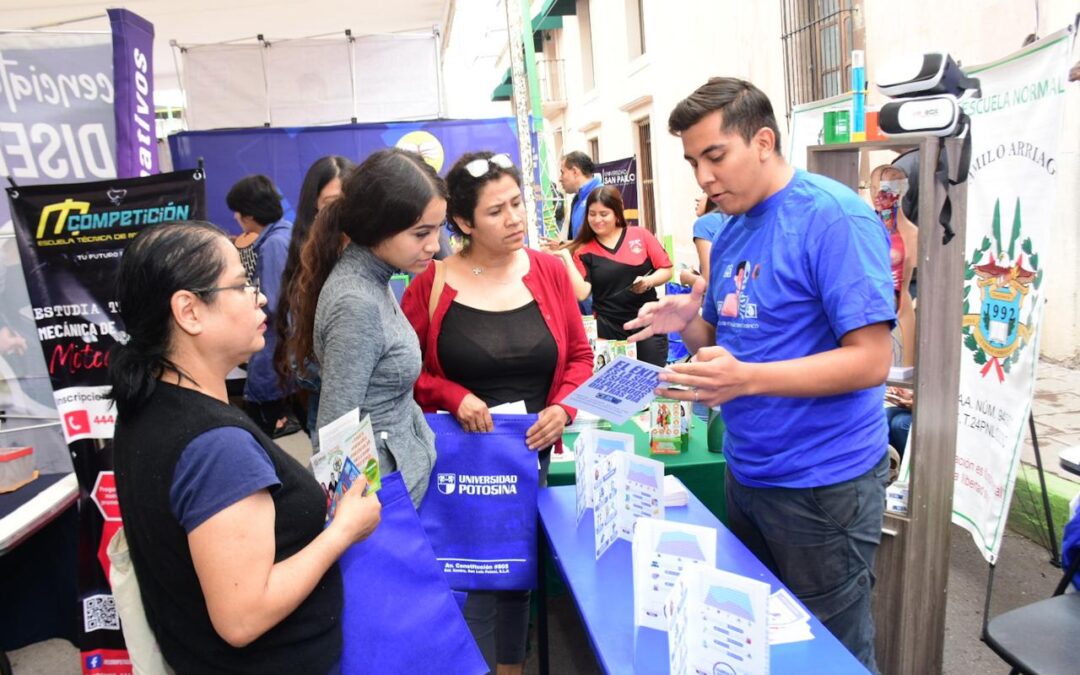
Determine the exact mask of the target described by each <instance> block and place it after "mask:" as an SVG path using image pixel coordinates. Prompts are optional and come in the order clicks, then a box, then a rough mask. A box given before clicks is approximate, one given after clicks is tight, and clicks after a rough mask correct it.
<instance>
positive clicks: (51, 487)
mask: <svg viewBox="0 0 1080 675" xmlns="http://www.w3.org/2000/svg"><path fill="white" fill-rule="evenodd" d="M78 496H79V485H78V481H77V480H76V478H75V474H73V473H68V474H43V475H41V476H38V478H37V479H36V480H34V481H32V482H30V483H28V484H27V485H25V486H23V487H21V488H19V489H18V490H16V491H14V492H11V493H7V494H2V495H0V596H2V597H3V598H4V601H3V607H4V611H3V612H0V652H2V651H3V650H10V649H18V648H20V647H25V646H26V645H28V644H32V643H34V642H40V641H42V640H47V639H49V638H54V637H62V638H66V639H68V640H71V641H73V640H75V638H76V637H77V636H78V631H79V623H78V620H79V612H78V609H77V608H78V597H79V596H78V591H77V589H76V578H77V574H76V571H75V561H76V550H77V546H78V513H77V509H74V508H71V507H72V506H73V505H74V504H75V502H76V500H77V499H78Z"/></svg>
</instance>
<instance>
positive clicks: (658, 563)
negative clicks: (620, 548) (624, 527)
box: [631, 518, 716, 631]
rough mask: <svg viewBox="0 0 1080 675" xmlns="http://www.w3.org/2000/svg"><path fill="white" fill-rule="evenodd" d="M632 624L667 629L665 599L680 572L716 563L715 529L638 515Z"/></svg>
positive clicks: (712, 565) (634, 545) (634, 551)
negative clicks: (639, 517)
mask: <svg viewBox="0 0 1080 675" xmlns="http://www.w3.org/2000/svg"><path fill="white" fill-rule="evenodd" d="M631 560H632V563H633V575H634V626H635V627H645V628H655V629H657V630H664V631H666V630H667V629H668V618H667V617H666V616H665V614H664V603H665V602H667V599H668V597H670V595H671V591H672V589H673V588H674V587H675V582H676V581H677V580H678V579H679V575H681V574H682V573H683V572H685V571H686V570H688V569H692V568H694V567H698V566H701V567H705V568H707V569H712V568H714V567H716V530H714V529H712V528H710V527H701V526H700V525H687V524H686V523H675V522H670V521H666V520H656V519H653V518H641V519H640V520H638V521H637V527H636V529H635V530H634V539H633V553H632V555H631Z"/></svg>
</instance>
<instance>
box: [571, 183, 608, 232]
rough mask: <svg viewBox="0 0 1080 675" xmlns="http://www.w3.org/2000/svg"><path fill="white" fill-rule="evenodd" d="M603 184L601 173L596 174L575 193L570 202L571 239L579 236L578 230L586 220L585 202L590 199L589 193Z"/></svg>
mask: <svg viewBox="0 0 1080 675" xmlns="http://www.w3.org/2000/svg"><path fill="white" fill-rule="evenodd" d="M603 184H604V183H603V181H601V180H600V176H599V174H598V175H595V176H593V177H592V178H590V179H589V181H588V182H587V183H585V184H584V185H582V186H581V188H580V189H579V190H578V191H577V194H576V195H574V200H573V201H572V202H570V239H573V238H574V237H576V236H577V233H578V230H580V229H581V225H582V223H584V222H585V216H586V215H587V211H586V210H585V202H586V201H587V200H588V199H589V193H590V192H592V191H593V190H595V189H596V188H598V187H600V186H601V185H603Z"/></svg>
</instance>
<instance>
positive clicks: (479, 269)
mask: <svg viewBox="0 0 1080 675" xmlns="http://www.w3.org/2000/svg"><path fill="white" fill-rule="evenodd" d="M510 268H511V270H510V271H511V276H513V273H514V270H515V269H516V268H517V263H516V261H515V263H513V264H511V265H510ZM471 271H472V273H473V276H474V277H477V278H480V277H481V276H482V277H484V279H485V280H486V281H490V282H491V283H493V284H498V285H500V286H509V285H511V284H516V283H517V282H518V281H520V279H518V278H511V279H510V280H508V281H500V280H499V279H496V278H494V277H492V276H490V275H489V274H484V272H488V271H490V270H485V269H484V267H483V266H482V265H475V266H474V267H472V268H471Z"/></svg>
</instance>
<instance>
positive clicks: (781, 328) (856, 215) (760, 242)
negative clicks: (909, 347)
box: [702, 171, 896, 488]
mask: <svg viewBox="0 0 1080 675" xmlns="http://www.w3.org/2000/svg"><path fill="white" fill-rule="evenodd" d="M710 277H711V279H710V280H709V288H708V291H707V295H706V298H705V306H704V308H703V311H702V316H703V318H704V319H705V320H706V321H708V322H709V323H711V324H713V325H714V326H716V343H717V344H718V345H720V346H722V347H724V348H725V349H727V350H728V351H730V352H731V353H732V355H734V356H735V358H737V359H739V360H741V361H746V362H751V363H768V362H773V361H783V360H787V359H795V358H799V357H803V356H809V355H811V354H818V353H820V352H825V351H829V350H831V349H836V348H837V347H839V346H840V338H842V337H843V336H844V335H845V334H846V333H849V332H851V331H853V330H855V329H857V328H862V327H864V326H868V325H871V324H875V323H880V322H890V323H895V321H896V311H895V309H894V300H893V290H892V277H891V270H890V268H889V237H888V234H887V233H886V231H885V228H883V227H882V226H881V221H880V220H879V219H878V218H877V216H876V214H875V213H874V212H873V211H872V210H871V209H870V207H869V206H868V205H866V204H865V203H864V202H863V201H862V199H860V198H859V196H858V195H856V194H855V193H854V192H852V191H851V190H850V189H848V188H847V187H845V186H843V185H841V184H840V183H837V182H836V181H834V180H831V179H829V178H825V177H822V176H818V175H814V174H810V173H806V172H805V171H796V173H795V175H794V177H793V178H792V179H791V181H790V182H789V183H788V184H787V185H786V186H785V187H784V189H782V190H780V191H779V192H777V193H776V194H774V195H772V196H771V197H769V198H768V199H766V200H765V201H764V202H762V203H760V204H758V205H757V206H755V207H754V208H752V209H750V210H749V211H748V212H746V213H745V214H742V215H739V216H734V217H732V218H731V220H730V221H729V222H728V223H727V225H726V226H725V227H724V229H723V230H722V231H721V232H720V233H719V235H718V236H717V238H716V240H715V241H714V242H713V247H712V255H711V257H710ZM883 397H884V385H881V386H877V387H872V388H870V389H863V390H859V391H853V392H850V393H847V394H840V395H837V396H825V397H820V398H781V397H775V396H748V397H744V398H737V399H734V400H732V401H729V402H727V403H725V404H724V405H723V406H722V408H721V412H722V414H723V416H724V423H725V424H726V425H727V433H726V436H725V438H724V454H725V455H726V456H727V459H728V466H729V467H730V468H731V471H732V473H733V474H734V475H735V477H736V478H737V479H738V480H739V482H740V483H743V484H744V485H750V486H755V487H792V488H799V487H817V486H823V485H832V484H835V483H839V482H842V481H845V480H850V479H852V478H855V477H857V476H860V475H862V474H864V473H866V472H867V471H869V470H870V469H871V468H872V467H873V466H874V465H875V464H876V463H877V462H878V461H880V460H881V457H882V455H883V454H884V453H885V448H886V445H887V444H888V429H887V425H886V423H885V413H884V410H883V408H882V404H881V401H882V399H883Z"/></svg>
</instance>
